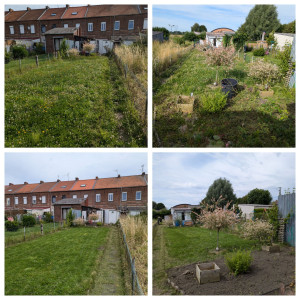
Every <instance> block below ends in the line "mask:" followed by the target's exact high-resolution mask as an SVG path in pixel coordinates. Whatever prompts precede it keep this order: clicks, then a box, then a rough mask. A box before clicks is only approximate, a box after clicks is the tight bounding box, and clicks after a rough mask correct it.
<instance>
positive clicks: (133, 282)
mask: <svg viewBox="0 0 300 300" xmlns="http://www.w3.org/2000/svg"><path fill="white" fill-rule="evenodd" d="M134 270H135V267H134V257H133V258H132V261H131V274H132V295H134V290H135V288H134V286H135V278H134V277H135V274H134Z"/></svg>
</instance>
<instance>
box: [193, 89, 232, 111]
mask: <svg viewBox="0 0 300 300" xmlns="http://www.w3.org/2000/svg"><path fill="white" fill-rule="evenodd" d="M226 103H227V96H226V95H225V94H224V93H222V92H221V91H217V90H215V91H214V92H213V93H208V92H207V93H204V94H203V95H202V96H201V99H200V103H199V105H200V110H201V111H204V112H209V113H215V112H219V111H221V110H223V108H224V107H225V105H226Z"/></svg>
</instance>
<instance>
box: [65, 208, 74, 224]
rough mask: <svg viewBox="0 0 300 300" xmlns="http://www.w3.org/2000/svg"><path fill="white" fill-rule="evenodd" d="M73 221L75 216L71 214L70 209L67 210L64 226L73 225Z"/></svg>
mask: <svg viewBox="0 0 300 300" xmlns="http://www.w3.org/2000/svg"><path fill="white" fill-rule="evenodd" d="M74 219H75V216H74V214H73V211H72V209H69V211H68V213H67V218H66V226H68V227H71V226H72V225H73V221H74Z"/></svg>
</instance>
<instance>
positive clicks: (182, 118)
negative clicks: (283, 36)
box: [153, 39, 295, 147]
mask: <svg viewBox="0 0 300 300" xmlns="http://www.w3.org/2000/svg"><path fill="white" fill-rule="evenodd" d="M223 43H224V42H223ZM243 43H244V42H243ZM243 43H242V44H240V45H237V46H236V45H235V46H236V47H235V48H234V47H233V46H232V44H230V43H229V44H228V45H227V46H226V47H223V48H216V49H214V48H210V47H205V46H202V45H196V46H195V47H193V46H185V45H180V43H176V40H175V41H174V39H173V41H172V40H171V41H168V42H164V43H156V42H155V43H154V45H153V92H154V95H153V104H154V116H153V118H154V121H153V124H154V132H153V141H154V146H156V147H294V146H295V88H294V87H292V88H290V87H288V86H287V83H286V75H287V73H288V72H289V71H291V70H293V68H294V64H293V63H292V62H291V61H290V52H291V47H290V46H286V48H285V49H284V51H279V50H274V49H275V48H273V50H272V51H270V50H264V49H263V48H261V49H257V50H255V49H252V48H251V47H250V46H249V47H246V48H245V49H244V48H243V46H242V45H243ZM244 50H245V51H246V52H244ZM174 53H175V54H174ZM226 78H232V79H235V80H236V81H237V85H236V86H234V87H233V90H234V92H233V94H230V95H228V94H227V95H228V97H226V95H225V93H224V92H222V91H221V89H222V84H221V81H222V80H223V79H226ZM230 85H231V83H230V84H229V88H231V86H230ZM227 88H228V87H227ZM228 91H229V90H227V92H228ZM225 92H226V91H225Z"/></svg>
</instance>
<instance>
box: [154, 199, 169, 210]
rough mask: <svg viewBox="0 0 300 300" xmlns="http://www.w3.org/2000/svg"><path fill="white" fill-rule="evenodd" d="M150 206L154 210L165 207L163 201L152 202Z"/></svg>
mask: <svg viewBox="0 0 300 300" xmlns="http://www.w3.org/2000/svg"><path fill="white" fill-rule="evenodd" d="M152 208H153V209H155V210H161V209H164V208H166V207H165V205H164V204H163V203H156V202H154V201H153V202H152Z"/></svg>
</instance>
